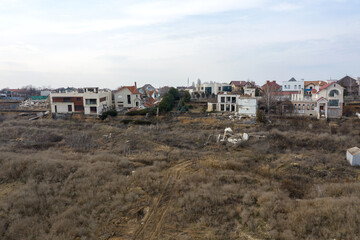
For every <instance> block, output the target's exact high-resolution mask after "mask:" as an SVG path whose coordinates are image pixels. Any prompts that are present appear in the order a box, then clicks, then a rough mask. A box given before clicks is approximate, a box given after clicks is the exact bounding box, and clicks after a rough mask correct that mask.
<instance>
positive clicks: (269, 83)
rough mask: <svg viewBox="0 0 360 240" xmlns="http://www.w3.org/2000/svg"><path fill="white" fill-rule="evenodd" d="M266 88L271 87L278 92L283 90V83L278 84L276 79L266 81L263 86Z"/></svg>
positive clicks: (262, 88)
mask: <svg viewBox="0 0 360 240" xmlns="http://www.w3.org/2000/svg"><path fill="white" fill-rule="evenodd" d="M266 89H270V90H271V91H272V92H277V91H280V90H281V85H279V84H277V82H276V81H275V80H274V81H266V83H265V84H264V85H262V86H261V90H262V91H265V90H266Z"/></svg>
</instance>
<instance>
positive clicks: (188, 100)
mask: <svg viewBox="0 0 360 240" xmlns="http://www.w3.org/2000/svg"><path fill="white" fill-rule="evenodd" d="M183 99H184V102H190V100H191V96H190V93H189V91H185V92H184V96H183Z"/></svg>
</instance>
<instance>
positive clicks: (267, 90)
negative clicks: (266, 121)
mask: <svg viewBox="0 0 360 240" xmlns="http://www.w3.org/2000/svg"><path fill="white" fill-rule="evenodd" d="M276 91H277V89H276V87H275V86H272V85H271V84H266V85H265V86H264V87H263V89H262V92H261V97H262V101H263V102H264V104H265V107H266V111H267V112H268V113H269V112H270V109H271V107H273V106H275V105H276V102H277V101H276V97H275V92H276Z"/></svg>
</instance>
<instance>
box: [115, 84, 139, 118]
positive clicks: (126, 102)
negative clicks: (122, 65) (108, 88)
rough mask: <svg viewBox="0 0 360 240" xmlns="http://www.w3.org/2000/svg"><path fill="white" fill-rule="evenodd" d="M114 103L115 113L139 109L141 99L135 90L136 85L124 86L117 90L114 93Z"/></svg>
mask: <svg viewBox="0 0 360 240" xmlns="http://www.w3.org/2000/svg"><path fill="white" fill-rule="evenodd" d="M114 102H115V108H116V110H117V111H120V110H122V109H126V108H127V109H130V108H134V107H140V104H141V97H140V92H139V90H138V89H137V88H136V83H135V85H134V86H124V87H121V88H119V89H118V90H117V91H116V92H115V93H114Z"/></svg>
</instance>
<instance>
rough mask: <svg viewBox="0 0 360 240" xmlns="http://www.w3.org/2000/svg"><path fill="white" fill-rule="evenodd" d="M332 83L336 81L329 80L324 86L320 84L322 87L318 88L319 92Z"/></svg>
mask: <svg viewBox="0 0 360 240" xmlns="http://www.w3.org/2000/svg"><path fill="white" fill-rule="evenodd" d="M333 83H336V82H329V83H327V84H325V85H324V86H322V87H321V88H320V89H319V92H320V91H322V90H324V89H326V88H328V87H329V86H330V85H331V84H333Z"/></svg>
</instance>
